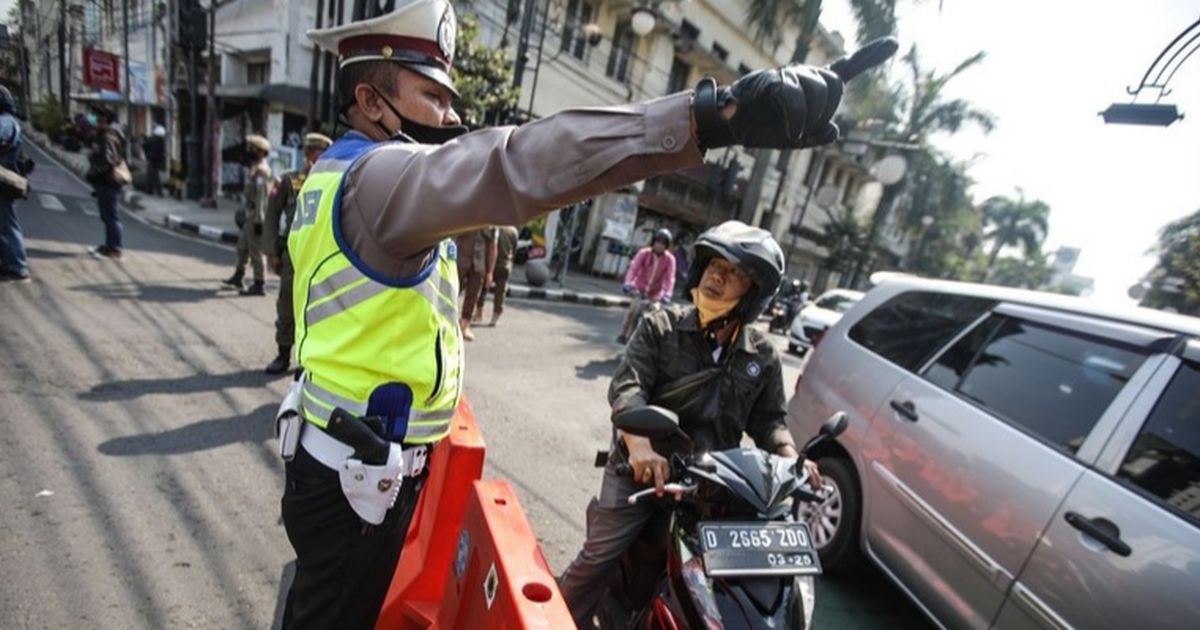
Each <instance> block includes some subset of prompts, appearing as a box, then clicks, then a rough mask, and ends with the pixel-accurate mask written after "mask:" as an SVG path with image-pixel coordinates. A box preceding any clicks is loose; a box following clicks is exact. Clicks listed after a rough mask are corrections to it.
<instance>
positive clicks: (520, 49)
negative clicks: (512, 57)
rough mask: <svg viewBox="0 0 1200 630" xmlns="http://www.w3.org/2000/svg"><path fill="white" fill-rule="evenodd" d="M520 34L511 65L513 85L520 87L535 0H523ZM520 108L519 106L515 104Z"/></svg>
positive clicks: (535, 9)
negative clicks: (512, 65) (514, 57)
mask: <svg viewBox="0 0 1200 630" xmlns="http://www.w3.org/2000/svg"><path fill="white" fill-rule="evenodd" d="M521 13H522V15H521V35H520V37H519V38H518V39H517V60H516V63H515V64H514V67H513V87H514V88H517V89H520V88H521V82H522V81H524V80H525V65H526V64H527V62H528V59H527V57H529V38H530V37H531V36H532V35H533V16H534V14H535V13H537V0H525V6H524V7H523V8H522V9H521ZM517 109H518V110H519V109H520V106H519V105H518V106H517Z"/></svg>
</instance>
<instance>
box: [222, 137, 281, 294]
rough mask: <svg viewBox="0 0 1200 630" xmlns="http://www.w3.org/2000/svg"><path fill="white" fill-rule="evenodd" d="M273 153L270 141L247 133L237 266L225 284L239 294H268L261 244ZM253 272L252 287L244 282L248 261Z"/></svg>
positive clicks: (238, 222) (269, 189)
mask: <svg viewBox="0 0 1200 630" xmlns="http://www.w3.org/2000/svg"><path fill="white" fill-rule="evenodd" d="M270 154H271V143H270V142H269V141H268V140H267V139H266V138H264V137H262V136H260V135H257V134H250V135H248V136H246V156H247V161H248V162H249V163H250V168H249V172H248V173H247V174H246V188H245V191H244V192H243V196H244V197H245V204H244V205H243V206H242V209H241V210H238V214H237V217H236V221H237V224H238V227H239V228H241V232H240V233H239V234H238V242H237V255H238V259H237V268H236V269H234V271H233V275H232V276H230V277H229V278H228V279H226V280H225V282H224V284H226V285H228V286H231V287H233V288H235V289H237V290H238V293H239V294H240V295H266V294H267V292H266V290H265V289H264V288H263V253H262V247H260V245H259V243H260V241H261V240H262V235H263V208H264V207H265V206H266V201H267V195H268V194H269V193H270V191H271V165H270V164H267V156H268V155H270ZM247 262H249V263H250V271H251V272H252V273H253V274H254V282H253V284H251V285H250V286H249V287H245V286H243V285H242V281H243V280H244V279H245V277H246V263H247Z"/></svg>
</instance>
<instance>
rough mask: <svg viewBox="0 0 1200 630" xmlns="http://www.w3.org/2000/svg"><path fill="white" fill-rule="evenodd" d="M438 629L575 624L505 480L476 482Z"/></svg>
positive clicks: (550, 628)
mask: <svg viewBox="0 0 1200 630" xmlns="http://www.w3.org/2000/svg"><path fill="white" fill-rule="evenodd" d="M474 490H475V491H474V492H473V493H472V494H471V497H470V500H469V501H468V503H467V513H466V514H465V515H464V519H463V527H462V531H461V532H460V533H459V535H458V536H457V538H458V541H457V546H458V550H457V553H456V556H455V559H454V568H453V571H452V572H451V573H450V575H449V576H448V579H447V581H446V590H445V592H444V594H443V597H442V607H441V610H440V612H439V614H438V624H437V627H438V628H445V629H449V628H456V629H457V628H464V629H471V630H474V629H476V628H487V629H492V628H495V629H499V630H503V629H508V628H512V629H522V630H566V629H569V628H574V627H575V624H574V622H573V621H572V620H571V614H570V612H568V610H567V605H566V602H564V601H563V598H562V594H561V593H559V591H558V585H557V584H556V583H555V581H554V577H553V576H552V575H551V574H550V568H549V566H548V565H547V564H546V559H545V557H544V556H542V550H541V548H539V547H538V544H537V538H536V537H535V536H534V535H533V530H532V529H531V528H530V527H529V521H528V520H526V519H525V512H524V511H522V510H521V506H520V504H519V503H518V502H517V495H516V493H515V492H513V489H512V486H510V485H508V482H506V481H496V480H487V481H476V482H475V488H474Z"/></svg>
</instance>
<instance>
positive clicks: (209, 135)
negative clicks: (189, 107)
mask: <svg viewBox="0 0 1200 630" xmlns="http://www.w3.org/2000/svg"><path fill="white" fill-rule="evenodd" d="M218 6H219V5H218V4H217V0H209V3H208V63H206V64H205V66H204V67H205V70H207V72H208V100H207V102H206V105H205V107H204V110H205V112H204V113H205V116H204V119H205V121H206V123H207V124H205V126H204V127H205V128H204V155H205V158H206V164H205V169H204V174H205V175H204V202H205V203H204V204H203V205H206V206H210V207H212V208H216V207H217V197H216V191H215V188H216V186H215V183H214V180H216V173H215V170H216V168H217V147H216V146H215V145H216V142H215V140H214V136H215V135H216V130H217V122H216V121H217V111H216V110H217V96H216V89H217V88H216V85H217V72H216V70H217V45H216V40H217V7H218Z"/></svg>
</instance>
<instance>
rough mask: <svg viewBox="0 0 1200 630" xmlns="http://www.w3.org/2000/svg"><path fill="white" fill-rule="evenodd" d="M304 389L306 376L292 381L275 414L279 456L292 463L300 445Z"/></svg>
mask: <svg viewBox="0 0 1200 630" xmlns="http://www.w3.org/2000/svg"><path fill="white" fill-rule="evenodd" d="M303 388H304V375H303V374H302V375H301V376H300V378H298V379H296V380H294V381H292V387H291V388H290V389H288V393H287V395H286V396H284V397H283V402H282V403H280V404H279V411H277V412H275V438H276V439H277V440H279V456H280V457H282V458H283V461H285V462H290V461H292V458H293V457H295V456H296V445H297V444H299V443H300V430H301V429H302V428H303V426H304V418H303V417H302V416H301V415H300V396H301V395H302V391H301V390H302V389H303Z"/></svg>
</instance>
